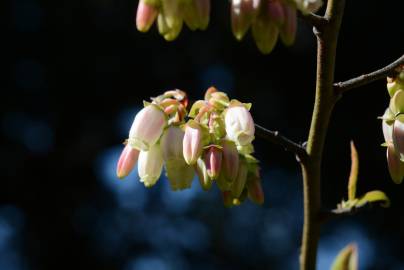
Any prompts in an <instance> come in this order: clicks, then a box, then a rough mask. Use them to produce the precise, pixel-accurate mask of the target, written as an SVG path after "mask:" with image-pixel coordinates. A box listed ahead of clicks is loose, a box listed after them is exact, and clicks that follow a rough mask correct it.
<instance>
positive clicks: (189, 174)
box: [117, 87, 264, 207]
mask: <svg viewBox="0 0 404 270" xmlns="http://www.w3.org/2000/svg"><path fill="white" fill-rule="evenodd" d="M187 107H188V98H187V95H186V93H185V92H183V91H181V90H171V91H166V92H164V93H163V94H162V95H159V96H157V97H155V98H151V102H150V103H149V102H144V108H143V109H142V110H140V111H139V113H137V115H136V117H135V120H134V122H133V124H132V127H131V129H130V132H129V138H128V139H127V144H126V146H125V148H124V149H123V151H122V154H121V157H120V158H119V161H118V166H117V175H118V177H119V178H123V177H125V176H127V175H128V174H129V173H130V171H131V170H132V169H133V168H134V166H135V164H136V162H138V173H139V177H140V181H141V182H142V183H143V184H144V185H145V186H146V187H152V186H153V185H155V184H156V183H157V181H158V179H159V178H160V176H161V173H162V172H163V169H164V170H165V174H166V176H167V178H168V181H169V184H170V187H171V189H172V190H174V191H175V190H182V189H186V188H190V187H191V185H192V181H193V179H194V176H195V174H196V175H197V176H198V178H199V183H200V185H201V187H202V188H203V189H204V190H206V191H207V190H209V189H210V188H211V187H212V185H213V184H214V183H216V184H217V186H218V188H219V189H220V190H221V191H222V193H223V196H224V202H225V205H226V206H229V207H230V206H235V205H239V204H240V203H242V202H243V201H244V200H245V199H247V198H249V199H250V200H251V201H252V202H254V203H257V204H262V203H263V202H264V195H263V191H262V186H261V178H260V175H259V172H258V171H259V166H258V161H257V160H256V159H255V158H254V157H253V156H252V154H253V152H254V147H253V145H252V141H253V140H254V132H255V128H254V121H253V118H252V116H251V113H250V112H249V109H250V107H251V104H248V103H242V102H240V101H238V100H235V99H232V100H231V99H229V97H228V96H227V94H226V93H224V92H221V91H218V90H217V89H216V88H214V87H211V88H209V89H208V90H207V91H206V93H205V97H204V99H203V100H197V101H196V102H195V103H194V104H193V105H192V106H191V108H190V109H189V111H188V110H187Z"/></svg>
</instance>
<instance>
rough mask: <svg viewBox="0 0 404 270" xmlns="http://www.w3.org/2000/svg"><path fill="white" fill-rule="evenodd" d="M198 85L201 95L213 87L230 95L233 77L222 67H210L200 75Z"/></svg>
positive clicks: (228, 70)
mask: <svg viewBox="0 0 404 270" xmlns="http://www.w3.org/2000/svg"><path fill="white" fill-rule="evenodd" d="M200 84H201V87H202V90H203V91H202V92H203V93H205V91H206V89H208V88H209V87H210V86H215V87H216V88H217V89H219V90H220V91H225V92H226V93H227V94H228V95H231V94H232V91H233V88H234V75H233V74H232V72H231V70H230V69H229V68H228V67H226V66H224V65H214V66H210V67H208V68H207V69H206V70H204V71H203V72H202V73H201V75H200Z"/></svg>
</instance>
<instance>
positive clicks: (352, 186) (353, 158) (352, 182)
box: [348, 141, 359, 200]
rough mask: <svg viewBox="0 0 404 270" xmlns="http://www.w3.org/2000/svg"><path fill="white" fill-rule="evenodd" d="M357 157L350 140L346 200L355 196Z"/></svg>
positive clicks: (357, 170)
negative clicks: (349, 170)
mask: <svg viewBox="0 0 404 270" xmlns="http://www.w3.org/2000/svg"><path fill="white" fill-rule="evenodd" d="M358 172H359V159H358V151H356V148H355V144H354V142H353V141H351V173H350V174H349V182H348V200H354V199H355V196H356V183H357V182H358Z"/></svg>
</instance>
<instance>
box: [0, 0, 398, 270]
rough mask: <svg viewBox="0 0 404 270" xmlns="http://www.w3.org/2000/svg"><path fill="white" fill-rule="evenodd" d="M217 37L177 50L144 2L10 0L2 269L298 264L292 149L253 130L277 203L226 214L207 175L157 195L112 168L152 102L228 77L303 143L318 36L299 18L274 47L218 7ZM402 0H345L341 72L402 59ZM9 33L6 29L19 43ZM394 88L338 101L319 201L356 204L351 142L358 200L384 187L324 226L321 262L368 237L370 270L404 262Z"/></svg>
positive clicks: (262, 115) (263, 116) (193, 39)
mask: <svg viewBox="0 0 404 270" xmlns="http://www.w3.org/2000/svg"><path fill="white" fill-rule="evenodd" d="M214 2H215V3H213V11H212V14H211V23H210V26H209V28H208V30H207V31H204V32H199V31H198V32H191V31H189V30H188V29H184V30H183V31H182V33H181V35H180V36H179V38H178V39H177V40H176V41H174V42H172V43H167V42H165V41H164V40H163V38H161V37H160V36H159V35H158V34H157V31H156V29H155V28H153V29H152V30H151V31H150V33H148V34H142V33H139V32H137V31H136V29H135V27H134V14H135V7H136V4H137V1H136V0H133V1H127V0H97V1H96V0H72V1H40V0H13V1H12V2H10V3H8V4H9V5H7V7H6V10H8V13H7V15H6V16H5V17H3V18H4V19H5V22H4V24H3V25H4V26H5V27H6V31H5V32H4V33H3V38H4V39H2V41H3V42H2V43H3V45H5V47H3V49H2V53H1V55H2V59H1V62H2V64H4V65H5V66H6V69H5V72H4V73H2V76H1V77H2V79H1V91H0V93H1V96H0V104H1V105H0V110H1V118H0V138H1V145H0V177H1V178H0V179H1V185H0V269H1V270H17V269H18V270H20V269H24V270H26V269H124V270H145V269H156V270H167V269H170V270H172V269H175V270H176V269H297V266H298V253H299V245H300V234H301V226H302V196H301V191H302V184H301V180H300V171H299V166H298V164H297V163H296V162H295V160H294V157H293V156H292V155H291V154H290V153H287V152H284V151H283V150H282V149H279V148H278V147H276V146H273V145H269V144H268V143H266V142H264V141H262V140H260V139H257V140H256V141H255V146H256V155H257V157H258V158H259V159H260V160H261V162H262V167H263V185H264V189H265V195H266V202H265V205H264V206H263V207H259V206H256V205H253V204H251V203H249V202H247V203H245V204H243V205H242V206H241V207H236V208H232V209H226V208H224V207H223V205H222V200H221V196H220V194H219V192H218V191H217V190H213V191H211V192H208V193H205V192H202V191H201V189H200V188H199V186H198V183H197V182H195V183H194V185H193V187H192V189H190V190H187V191H183V192H172V191H170V190H169V188H168V185H167V181H166V179H164V177H162V179H161V180H160V181H159V182H158V184H157V185H156V186H155V187H153V188H152V189H145V188H144V187H143V186H142V185H141V184H140V183H139V181H138V178H137V176H136V172H134V173H132V174H131V175H130V176H129V177H128V178H127V179H126V180H124V181H119V180H117V179H116V177H115V166H116V162H117V159H118V156H119V153H120V151H121V149H122V145H121V143H122V141H123V140H124V139H125V138H126V137H127V132H128V129H129V126H130V124H131V121H132V120H133V117H134V115H135V113H136V112H137V111H138V110H139V108H140V106H141V104H142V100H147V99H148V98H149V97H150V96H156V95H158V94H160V93H161V92H163V91H165V90H168V89H173V88H180V89H183V90H186V91H187V92H188V93H189V95H190V98H191V99H194V100H195V99H199V98H201V97H202V95H203V93H204V91H205V90H206V88H207V87H208V86H210V85H216V86H217V87H218V88H219V89H221V90H224V91H227V93H228V94H229V95H230V96H231V97H232V98H237V99H239V100H242V101H245V102H252V103H253V108H252V114H253V116H254V119H255V121H256V122H257V123H260V124H261V125H263V126H266V127H268V128H270V129H277V130H279V131H281V132H283V133H284V134H286V135H287V136H289V137H290V138H292V139H294V140H296V141H300V142H303V141H304V140H305V139H306V134H307V132H308V129H309V123H310V117H311V110H312V105H313V99H314V96H313V95H314V91H313V88H314V79H315V50H316V49H315V47H316V44H315V38H314V36H313V35H312V31H311V28H310V27H309V26H308V25H307V24H305V23H304V22H302V21H299V30H298V36H297V40H296V42H295V45H293V46H292V47H290V48H287V47H284V46H283V45H282V44H278V45H277V46H276V48H275V50H274V51H273V52H272V53H271V54H270V55H268V56H263V55H261V54H260V53H259V52H258V50H257V49H256V48H255V45H254V43H253V42H252V39H251V37H250V35H248V37H247V38H245V40H244V41H243V42H241V43H239V42H237V41H236V40H235V38H233V36H232V34H231V31H230V26H229V12H228V3H227V1H214ZM399 2H400V1H392V0H391V1H386V2H383V3H382V2H381V1H366V0H356V1H347V7H346V13H345V20H344V22H343V25H342V30H341V34H340V42H339V47H338V55H337V66H336V80H344V79H348V78H351V77H353V76H356V75H359V74H361V73H364V72H369V71H372V70H374V69H377V68H379V67H382V66H384V65H386V64H388V63H390V62H392V61H393V60H394V59H396V58H398V57H399V56H400V55H402V53H403V49H404V28H403V25H402V16H403V5H402V4H401V6H398V4H399ZM8 33H9V34H10V36H8ZM388 100H389V99H388V94H387V91H386V88H385V81H379V82H376V83H373V84H371V85H369V86H366V87H362V88H360V89H357V90H353V91H352V92H349V93H348V94H346V95H345V96H344V98H343V99H342V100H341V101H340V102H339V103H338V104H337V106H336V107H335V111H334V115H333V117H332V121H331V124H330V129H329V133H328V138H327V143H326V148H325V160H324V163H323V167H324V170H323V180H322V192H323V195H322V197H323V204H324V207H325V208H328V209H331V208H333V207H335V205H336V204H337V203H338V202H340V200H341V199H342V198H343V197H345V198H346V184H347V177H348V174H349V167H350V159H349V141H350V140H351V139H353V140H354V141H355V143H356V145H357V149H358V151H359V155H360V178H359V184H358V193H359V194H363V193H365V192H366V191H369V190H372V189H380V190H384V191H385V192H386V193H387V194H388V195H389V196H390V198H391V201H392V206H391V208H389V209H380V208H379V207H373V208H371V209H368V210H366V211H364V212H361V213H360V214H358V215H357V216H352V217H344V218H341V219H339V220H335V221H332V222H330V223H328V224H326V225H325V226H324V227H323V229H322V238H321V242H320V247H319V258H318V266H319V269H328V268H329V266H330V263H331V262H332V259H333V258H334V256H335V255H336V254H337V252H338V251H339V250H340V249H341V248H342V247H344V246H345V245H346V244H348V243H350V242H353V241H355V242H357V244H358V245H359V260H360V269H404V253H403V251H400V250H404V244H403V243H404V214H403V210H402V206H403V204H404V199H403V198H404V197H403V193H404V187H403V185H395V184H394V183H393V182H392V180H391V179H390V177H389V175H388V171H387V166H386V160H385V149H384V148H382V147H380V144H381V143H382V142H383V136H382V130H381V122H380V120H378V119H377V116H380V115H382V114H383V112H384V109H385V108H386V107H387V105H388Z"/></svg>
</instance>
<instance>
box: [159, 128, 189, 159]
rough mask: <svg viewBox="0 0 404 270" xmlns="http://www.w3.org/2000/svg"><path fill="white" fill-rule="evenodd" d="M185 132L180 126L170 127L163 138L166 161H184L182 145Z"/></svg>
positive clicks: (162, 147) (162, 145) (161, 143)
mask: <svg viewBox="0 0 404 270" xmlns="http://www.w3.org/2000/svg"><path fill="white" fill-rule="evenodd" d="M184 134H185V133H184V131H182V129H181V128H180V127H178V126H173V125H171V126H169V127H168V128H167V129H166V130H165V131H164V133H163V136H161V141H160V145H161V149H162V152H163V158H164V161H169V160H177V159H180V160H184V155H183V151H182V143H183V140H184Z"/></svg>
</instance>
